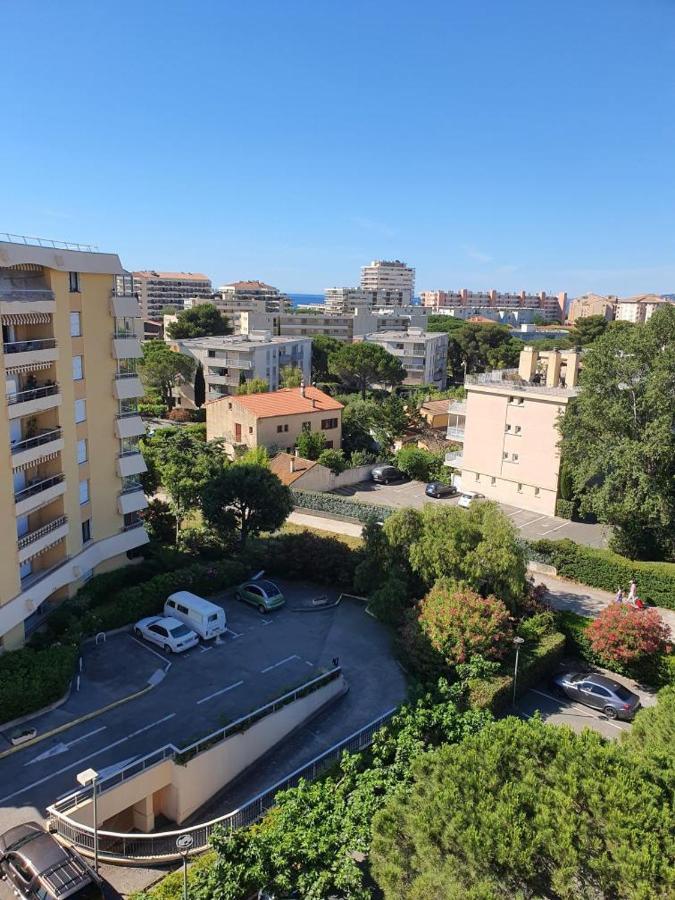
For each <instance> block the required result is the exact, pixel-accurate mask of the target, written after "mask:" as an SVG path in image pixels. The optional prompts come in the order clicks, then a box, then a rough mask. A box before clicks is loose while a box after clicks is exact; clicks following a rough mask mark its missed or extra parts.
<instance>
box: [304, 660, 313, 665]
mask: <svg viewBox="0 0 675 900" xmlns="http://www.w3.org/2000/svg"><path fill="white" fill-rule="evenodd" d="M305 665H306V666H313V665H314V663H313V662H310V661H309V660H308V659H306V660H305Z"/></svg>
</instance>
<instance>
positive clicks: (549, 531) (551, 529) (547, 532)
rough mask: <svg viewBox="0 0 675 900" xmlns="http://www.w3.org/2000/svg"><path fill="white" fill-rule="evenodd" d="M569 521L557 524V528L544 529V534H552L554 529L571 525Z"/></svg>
mask: <svg viewBox="0 0 675 900" xmlns="http://www.w3.org/2000/svg"><path fill="white" fill-rule="evenodd" d="M569 524H570V523H569V522H563V523H562V525H556V527H555V528H549V530H548V531H542V534H551V532H552V531H560V529H561V528H564V527H565V526H566V525H569Z"/></svg>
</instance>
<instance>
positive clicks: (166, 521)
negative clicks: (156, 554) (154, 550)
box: [143, 499, 176, 544]
mask: <svg viewBox="0 0 675 900" xmlns="http://www.w3.org/2000/svg"><path fill="white" fill-rule="evenodd" d="M143 522H144V524H145V525H146V527H147V529H148V534H149V535H150V537H151V538H154V539H155V540H157V541H159V542H160V543H162V544H168V543H170V542H171V541H173V540H174V538H175V535H176V516H175V515H174V513H173V512H172V510H171V506H170V505H169V504H168V503H167V502H166V501H165V500H157V499H154V500H151V501H150V502H149V503H148V506H147V508H146V509H145V510H143Z"/></svg>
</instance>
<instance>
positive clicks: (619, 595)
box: [614, 586, 623, 603]
mask: <svg viewBox="0 0 675 900" xmlns="http://www.w3.org/2000/svg"><path fill="white" fill-rule="evenodd" d="M614 602H615V603H623V591H622V590H621V586H619V587H618V588H617V589H616V597H615V598H614Z"/></svg>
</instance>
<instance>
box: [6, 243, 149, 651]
mask: <svg viewBox="0 0 675 900" xmlns="http://www.w3.org/2000/svg"><path fill="white" fill-rule="evenodd" d="M29 240H30V239H26V241H27V243H10V242H0V318H1V319H2V355H1V357H0V361H1V364H2V366H3V367H4V381H5V390H4V392H3V400H4V402H3V404H2V412H1V414H0V454H1V455H2V458H4V460H5V461H4V463H2V465H1V466H0V510H4V512H2V513H1V514H0V515H1V517H2V526H1V527H0V559H1V560H2V566H0V648H2V649H13V648H16V647H19V646H21V645H22V644H23V642H24V640H25V637H26V636H27V635H28V634H30V633H31V632H32V631H33V630H34V629H35V628H36V627H37V626H38V625H40V623H41V622H42V621H43V620H44V618H45V617H46V616H47V615H48V614H49V613H50V612H51V611H52V610H53V609H54V607H55V606H56V605H57V604H58V603H59V602H60V601H61V600H63V599H65V598H66V597H68V596H70V595H72V594H73V593H74V592H75V591H76V590H77V589H78V588H79V587H80V586H81V585H82V584H83V583H84V581H86V580H87V579H88V578H89V577H90V576H91V575H92V574H94V573H99V572H103V571H107V570H109V569H113V568H115V567H117V566H119V565H123V564H125V563H126V562H127V552H128V551H129V550H133V549H134V548H136V547H139V546H141V545H142V544H144V543H146V542H147V540H148V538H147V535H146V533H145V530H144V528H143V523H142V519H141V517H140V511H141V510H142V509H144V508H145V506H147V502H146V499H145V495H144V493H143V490H142V488H141V486H140V483H139V481H138V476H139V475H140V474H141V473H142V472H144V471H145V470H146V466H145V463H144V461H143V457H142V456H141V453H140V451H139V447H138V439H139V437H140V436H141V435H142V434H143V433H144V432H145V428H144V425H143V422H142V421H141V418H140V416H139V415H138V412H137V398H138V397H140V396H141V395H142V393H143V389H142V386H141V382H140V380H139V378H138V376H137V374H136V361H137V359H138V358H139V357H140V356H141V347H140V341H139V333H140V321H141V320H140V308H139V303H138V299H137V298H136V296H135V295H134V293H133V291H132V279H131V276H130V274H129V273H127V272H125V270H124V269H123V268H122V265H121V263H120V260H119V258H118V257H117V255H115V254H113V253H99V252H95V251H93V250H91V249H90V248H88V247H83V246H79V245H67V246H66V245H63V246H62V245H57V244H56V243H50V242H46V241H41V243H40V245H34V244H31V243H28V241H29ZM48 244H50V245H48Z"/></svg>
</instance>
